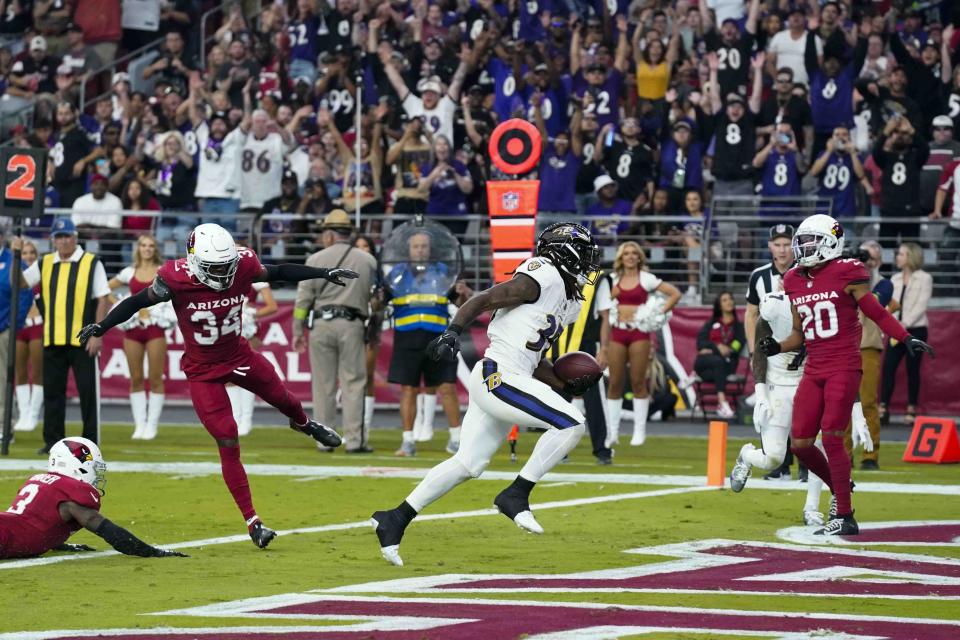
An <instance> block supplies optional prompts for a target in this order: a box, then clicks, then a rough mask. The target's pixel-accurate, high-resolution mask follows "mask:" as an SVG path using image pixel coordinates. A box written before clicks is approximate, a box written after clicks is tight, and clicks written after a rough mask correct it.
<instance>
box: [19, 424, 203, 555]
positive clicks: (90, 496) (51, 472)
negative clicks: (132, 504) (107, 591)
mask: <svg viewBox="0 0 960 640" xmlns="http://www.w3.org/2000/svg"><path fill="white" fill-rule="evenodd" d="M106 471H107V465H106V463H105V462H104V461H103V456H102V455H100V449H99V448H98V447H97V445H95V444H94V443H93V442H91V441H90V440H87V439H86V438H64V439H63V440H61V441H59V442H57V443H55V444H54V445H53V446H52V447H50V465H49V467H48V470H47V473H38V474H36V475H34V476H31V477H30V479H29V480H27V481H26V482H25V483H24V485H23V486H22V487H20V491H18V492H17V496H16V497H15V498H14V499H13V503H12V504H11V505H10V508H9V509H7V511H6V513H0V558H3V559H5V558H30V557H33V556H39V555H40V554H42V553H46V552H47V551H50V550H51V549H52V550H54V551H94V549H93V548H92V547H88V546H87V545H85V544H67V538H69V537H70V536H71V535H73V534H74V533H75V532H76V531H79V529H80V528H81V527H83V528H85V529H88V530H89V531H92V532H93V533H95V534H97V535H98V536H100V537H101V538H103V539H104V540H106V541H107V542H108V543H109V544H110V546H112V547H113V548H114V549H116V550H117V551H119V552H120V553H124V554H126V555H128V556H141V557H144V558H163V557H167V556H180V557H186V556H184V554H182V553H177V552H176V551H167V550H166V549H158V548H156V547H153V546H151V545H149V544H147V543H146V542H143V541H142V540H140V539H139V538H137V537H136V536H135V535H133V534H132V533H130V532H129V531H127V530H126V529H124V528H123V527H118V526H117V525H115V524H114V523H112V522H110V521H109V520H107V519H106V518H104V517H103V516H102V515H100V496H101V495H103V487H104V485H105V484H106V481H107V479H106V475H105V474H106Z"/></svg>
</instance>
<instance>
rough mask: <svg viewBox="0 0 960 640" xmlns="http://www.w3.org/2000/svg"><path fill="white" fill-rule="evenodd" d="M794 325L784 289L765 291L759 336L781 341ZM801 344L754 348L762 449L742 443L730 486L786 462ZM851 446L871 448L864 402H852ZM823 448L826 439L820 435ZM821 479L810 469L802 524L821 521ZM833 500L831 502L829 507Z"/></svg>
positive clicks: (800, 366)
mask: <svg viewBox="0 0 960 640" xmlns="http://www.w3.org/2000/svg"><path fill="white" fill-rule="evenodd" d="M792 330H793V311H792V310H791V306H790V299H789V298H788V297H787V295H786V294H785V293H784V292H783V291H776V292H770V293H766V294H764V296H763V297H762V298H761V299H760V321H759V322H758V323H757V336H756V339H757V341H760V340H761V339H763V338H764V337H766V336H769V335H772V336H773V338H774V339H775V340H777V341H781V340H784V339H786V336H789V335H790V332H791V331H792ZM805 355H806V353H805V351H803V350H800V351H793V352H789V353H778V354H777V355H775V356H769V357H768V356H766V355H765V354H764V353H763V352H762V351H760V350H759V349H758V350H757V351H755V352H754V357H753V376H754V379H755V380H756V404H755V405H754V407H753V424H754V427H755V428H756V429H757V432H758V433H759V434H760V447H761V448H760V449H757V448H756V447H755V446H754V445H753V444H752V443H749V442H748V443H747V444H745V445H743V448H742V449H740V455H739V456H738V457H737V462H736V464H735V465H734V466H733V470H732V471H731V472H730V488H731V489H732V490H733V491H735V492H738V493H739V492H740V491H743V487H744V486H745V485H746V483H747V479H748V478H749V477H750V472H751V469H752V468H753V467H759V468H761V469H765V470H769V469H776V468H777V467H779V466H780V465H781V464H782V463H783V459H784V456H786V454H787V438H788V436H789V435H790V428H791V425H792V422H793V398H794V396H795V395H796V393H797V387H798V386H799V385H800V378H802V377H803V359H804V357H805ZM852 419H853V432H852V436H853V446H854V447H856V446H857V445H858V444H859V443H861V442H862V443H863V446H864V448H865V449H866V450H867V451H872V450H873V440H871V438H870V430H869V429H868V428H867V421H866V419H865V418H864V417H863V408H862V407H861V405H860V403H859V402H857V403H855V404H854V405H853V414H852ZM816 446H817V447H819V448H820V449H821V450H822V449H823V445H821V444H820V442H819V441H817V444H816ZM822 489H823V481H822V480H821V479H820V478H818V477H817V476H816V475H815V474H813V473H811V474H810V479H809V481H808V483H807V499H806V502H805V504H804V506H803V521H804V524H807V525H810V526H814V525H816V526H822V525H823V523H824V519H823V514H822V513H821V512H820V506H819V505H820V492H821V490H822ZM832 505H833V503H832V502H831V508H832Z"/></svg>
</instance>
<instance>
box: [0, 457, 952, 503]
mask: <svg viewBox="0 0 960 640" xmlns="http://www.w3.org/2000/svg"><path fill="white" fill-rule="evenodd" d="M46 468H47V463H46V461H44V460H24V459H11V460H0V472H3V471H45V470H46ZM244 468H245V469H246V470H247V475H248V476H286V477H289V476H295V477H297V478H301V479H304V480H306V479H307V478H315V479H323V478H409V479H411V480H419V479H421V478H423V477H424V476H425V475H427V471H429V469H428V468H427V467H387V466H384V467H370V466H366V467H354V466H334V465H327V466H324V465H306V464H301V465H282V464H247V465H244ZM107 471H108V472H109V473H158V474H166V475H170V476H187V477H195V476H217V475H220V463H218V462H126V461H118V462H110V463H108V465H107ZM516 475H517V474H516V472H514V471H485V472H484V474H483V475H482V476H480V478H479V480H498V481H501V482H502V481H504V480H507V481H512V480H513V479H514V478H515V477H516ZM547 479H548V481H549V482H577V483H587V484H647V485H655V486H671V487H703V486H704V482H705V478H704V476H691V475H667V474H647V473H562V472H561V473H558V472H551V473H550V474H548V475H547ZM748 488H749V489H762V490H768V491H806V488H807V485H806V484H803V483H801V482H800V481H799V480H790V481H782V480H775V481H771V480H757V481H755V482H751V483H750V484H749V485H748ZM857 492H858V493H908V494H917V495H921V494H922V495H944V496H960V485H946V484H943V485H941V484H911V483H902V482H860V483H858V484H857Z"/></svg>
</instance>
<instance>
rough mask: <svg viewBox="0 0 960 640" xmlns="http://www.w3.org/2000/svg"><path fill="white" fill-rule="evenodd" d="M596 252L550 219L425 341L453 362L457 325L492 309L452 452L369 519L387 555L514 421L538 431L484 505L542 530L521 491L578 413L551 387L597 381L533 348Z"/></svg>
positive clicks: (558, 318) (584, 278)
mask: <svg viewBox="0 0 960 640" xmlns="http://www.w3.org/2000/svg"><path fill="white" fill-rule="evenodd" d="M599 255H600V250H599V248H598V247H597V245H596V244H594V242H593V239H592V238H591V236H590V232H589V231H588V230H587V229H586V228H585V227H583V226H581V225H579V224H571V223H557V224H553V225H550V226H549V227H547V228H546V229H544V230H543V232H542V233H541V234H540V237H539V238H538V239H537V249H536V256H535V257H533V258H530V259H529V260H527V261H525V262H523V263H522V264H521V265H520V266H519V267H517V269H516V271H515V273H514V277H513V279H511V280H509V281H508V282H503V283H501V284H498V285H496V286H495V287H492V288H491V289H488V290H486V291H484V292H482V293H480V294H478V295H476V296H474V297H473V298H471V299H470V300H468V301H467V302H466V303H464V305H463V306H462V307H460V309H459V310H458V311H457V314H456V316H455V317H454V318H453V321H452V322H451V324H450V326H449V327H447V330H446V331H445V332H444V333H443V334H442V335H440V336H438V337H437V338H435V339H434V340H433V341H432V342H431V343H430V345H429V346H428V347H427V353H428V354H429V355H430V356H431V357H432V358H434V359H440V358H447V359H450V358H454V357H455V356H456V353H457V351H459V348H460V347H459V340H460V334H461V333H462V332H463V330H464V328H465V327H466V326H467V325H469V324H470V323H471V322H473V321H474V320H475V319H476V318H477V316H479V315H480V314H481V313H484V312H494V313H493V319H492V320H491V321H490V325H489V328H488V330H487V335H488V336H489V338H490V346H489V347H487V351H486V353H485V354H484V358H483V359H482V360H480V362H478V363H477V364H476V366H475V367H474V368H473V372H472V373H471V374H470V383H469V386H468V390H469V392H470V406H469V408H468V409H467V413H466V415H465V416H464V418H463V427H462V431H461V432H460V449H459V451H457V453H456V454H455V455H454V456H453V457H452V458H449V459H448V460H446V461H444V462H441V463H440V464H438V465H437V466H436V467H434V468H433V469H431V470H430V471H429V472H428V473H427V475H426V477H425V478H424V479H423V481H422V482H420V484H419V485H417V487H416V488H415V489H414V490H413V492H412V493H411V494H410V495H409V496H407V499H406V500H404V501H403V502H402V503H400V505H399V506H398V507H397V508H395V509H390V510H387V511H377V512H376V513H374V514H373V517H372V519H371V524H372V525H373V526H374V527H375V528H376V532H377V537H378V538H379V540H380V550H381V553H382V554H383V557H384V558H385V559H386V560H387V561H389V562H391V563H393V564H395V565H402V564H403V560H401V558H400V554H399V548H400V540H401V538H403V532H404V530H405V529H406V527H407V525H409V524H410V522H411V521H412V520H413V519H414V517H416V515H417V513H419V512H420V511H421V510H423V509H424V508H425V507H426V506H427V505H429V504H431V503H432V502H434V501H435V500H437V499H438V498H440V497H441V496H442V495H444V494H446V493H447V492H448V491H450V490H451V489H452V488H454V487H455V486H457V485H458V484H460V483H461V482H463V481H465V480H467V479H469V478H476V477H479V476H480V474H481V473H483V470H484V469H486V467H487V465H488V464H489V463H490V458H491V457H493V454H494V453H496V451H497V449H498V448H499V447H500V445H501V444H502V443H503V441H504V439H505V438H506V437H507V434H508V433H509V432H510V428H511V426H512V425H514V424H518V425H522V426H533V427H539V428H541V429H546V432H545V433H544V434H543V435H542V436H540V439H539V440H538V441H537V444H536V446H535V447H534V449H533V453H532V454H531V455H530V459H529V461H528V462H527V464H526V465H524V467H523V469H522V470H521V471H520V475H518V476H517V478H516V480H514V482H513V484H511V485H510V486H509V487H507V488H506V489H504V490H503V491H501V492H500V494H499V495H498V496H497V497H496V499H495V500H494V505H495V506H496V508H497V509H498V510H499V511H500V512H501V513H503V514H504V515H506V516H507V517H508V518H510V519H511V520H513V521H514V522H515V523H516V524H517V526H519V527H520V528H522V529H525V530H527V531H529V532H531V533H543V528H542V527H541V526H540V524H539V523H538V522H537V521H536V519H535V518H534V517H533V513H532V512H531V511H530V504H529V496H530V491H531V490H532V489H533V487H534V485H535V484H536V483H537V482H538V481H539V480H540V478H542V477H543V476H544V474H546V473H547V472H548V471H550V469H552V468H553V467H554V466H555V465H556V464H557V463H558V462H560V461H561V460H562V459H563V458H564V457H565V456H566V455H567V454H568V453H569V452H570V451H571V450H573V448H574V447H575V446H576V445H577V442H579V440H580V437H581V436H582V435H583V432H584V429H585V424H584V417H583V415H582V414H581V413H580V411H579V410H578V409H577V408H576V407H574V406H573V405H572V404H571V403H570V402H568V401H567V400H566V399H565V398H564V397H563V396H561V395H560V393H564V394H565V395H567V396H579V395H582V394H583V393H584V392H585V391H586V390H587V389H589V388H590V387H592V386H593V385H594V384H596V382H597V380H598V379H599V367H597V375H586V376H582V377H579V378H575V379H570V380H566V381H565V380H561V379H560V378H559V377H558V376H557V374H556V373H555V372H554V371H553V366H552V365H551V364H550V362H549V361H548V360H543V354H544V353H545V352H546V351H547V350H548V349H549V348H550V345H551V344H552V343H553V342H554V341H555V340H556V339H557V337H558V336H559V335H560V334H561V333H562V332H563V329H564V327H565V326H566V325H567V324H570V323H571V322H574V321H575V320H576V319H577V316H578V315H579V313H580V303H581V300H582V299H583V298H582V295H581V289H582V288H583V286H584V285H585V284H587V283H589V282H591V281H592V280H594V279H595V278H596V274H597V271H598V268H599V264H598V263H599ZM558 392H560V393H558Z"/></svg>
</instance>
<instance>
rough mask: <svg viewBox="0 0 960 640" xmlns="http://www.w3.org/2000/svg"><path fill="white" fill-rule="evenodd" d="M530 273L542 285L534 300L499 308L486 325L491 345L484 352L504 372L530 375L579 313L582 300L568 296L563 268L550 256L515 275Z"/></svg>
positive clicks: (532, 260)
mask: <svg viewBox="0 0 960 640" xmlns="http://www.w3.org/2000/svg"><path fill="white" fill-rule="evenodd" d="M523 276H528V277H530V278H533V280H534V281H535V282H536V283H537V285H538V286H539V287H540V295H539V297H538V298H537V300H536V301H535V302H531V303H527V304H520V305H517V306H515V307H510V308H506V309H498V310H497V311H496V313H495V314H494V316H493V319H492V320H491V321H490V326H489V327H488V328H487V336H488V337H489V338H490V346H488V347H487V351H486V353H485V354H484V356H485V357H487V358H490V359H491V360H493V361H494V362H496V363H497V365H498V366H499V368H500V370H501V371H508V372H510V373H517V374H521V375H527V376H529V375H531V374H533V370H534V369H536V368H537V365H538V364H540V360H541V359H542V357H543V354H544V352H546V350H547V349H549V348H550V345H551V344H553V342H554V341H555V340H556V339H557V337H558V336H559V335H560V334H561V333H563V328H564V327H565V326H567V325H568V324H570V323H571V322H574V321H575V320H576V319H577V316H578V315H579V314H580V300H576V299H574V300H570V299H568V298H567V287H566V285H565V284H564V281H563V277H562V276H561V275H560V271H558V270H557V268H556V267H555V266H554V265H553V263H552V262H551V261H550V259H549V258H545V257H535V258H530V259H528V260H526V261H525V262H523V263H522V264H521V265H520V266H519V267H517V270H516V275H514V278H520V277H523Z"/></svg>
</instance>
